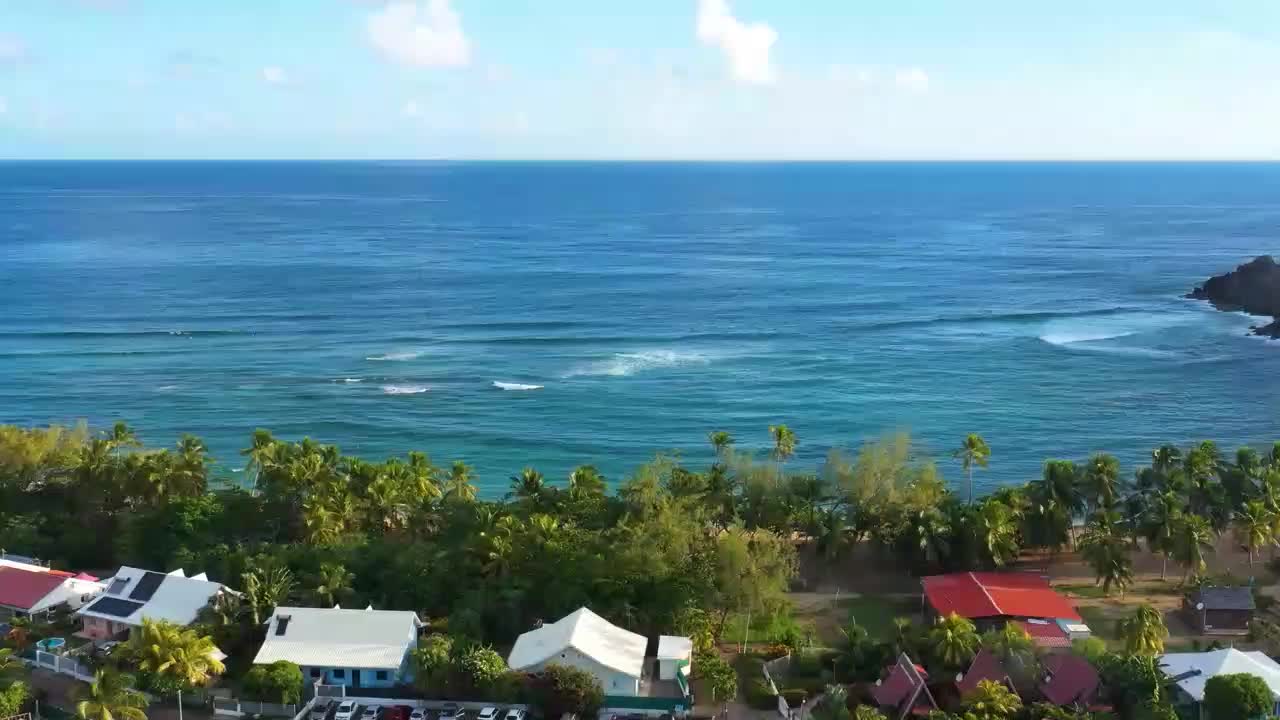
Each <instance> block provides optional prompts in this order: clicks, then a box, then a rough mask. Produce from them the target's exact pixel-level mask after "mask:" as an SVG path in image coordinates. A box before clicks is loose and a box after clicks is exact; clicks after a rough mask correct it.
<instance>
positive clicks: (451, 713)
mask: <svg viewBox="0 0 1280 720" xmlns="http://www.w3.org/2000/svg"><path fill="white" fill-rule="evenodd" d="M465 718H466V711H465V710H463V709H462V708H460V707H458V703H445V704H444V706H443V707H441V708H440V720H465Z"/></svg>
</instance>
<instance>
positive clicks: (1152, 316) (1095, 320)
mask: <svg viewBox="0 0 1280 720" xmlns="http://www.w3.org/2000/svg"><path fill="white" fill-rule="evenodd" d="M1191 317H1192V316H1190V315H1188V314H1185V313H1180V312H1170V313H1122V314H1117V315H1106V316H1088V317H1075V318H1059V319H1056V320H1050V321H1049V322H1047V323H1045V324H1044V325H1043V326H1042V327H1041V328H1040V330H1039V338H1040V339H1041V340H1042V341H1044V342H1047V343H1049V344H1050V345H1058V346H1078V347H1079V349H1081V350H1098V351H1100V352H1106V351H1108V350H1113V351H1114V350H1116V348H1117V347H1121V346H1117V345H1102V344H1099V343H1102V341H1105V340H1116V339H1119V338H1127V337H1130V336H1134V335H1144V334H1148V333H1154V332H1157V331H1160V330H1163V329H1165V328H1168V327H1172V326H1174V325H1179V324H1181V323H1184V322H1186V321H1188V320H1189V319H1191ZM1123 347H1124V349H1125V350H1136V349H1137V348H1134V347H1132V345H1131V344H1126V345H1125V346H1123Z"/></svg>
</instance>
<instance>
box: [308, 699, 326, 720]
mask: <svg viewBox="0 0 1280 720" xmlns="http://www.w3.org/2000/svg"><path fill="white" fill-rule="evenodd" d="M328 714H329V701H327V700H317V701H316V704H315V705H312V706H311V713H310V715H308V717H309V718H310V720H324V718H325V716H326V715H328Z"/></svg>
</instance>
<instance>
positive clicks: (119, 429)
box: [107, 421, 142, 460]
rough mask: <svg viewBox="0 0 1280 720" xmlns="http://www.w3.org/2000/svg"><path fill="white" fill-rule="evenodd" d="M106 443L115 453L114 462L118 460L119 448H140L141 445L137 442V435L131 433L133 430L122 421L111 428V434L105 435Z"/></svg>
mask: <svg viewBox="0 0 1280 720" xmlns="http://www.w3.org/2000/svg"><path fill="white" fill-rule="evenodd" d="M107 442H108V443H109V444H110V445H111V449H112V450H113V451H114V452H115V456H116V460H119V459H120V448H125V447H142V443H140V442H138V435H137V434H136V433H134V432H133V428H131V427H129V426H128V425H126V424H125V423H124V422H123V421H117V422H116V424H115V425H112V426H111V432H109V433H107Z"/></svg>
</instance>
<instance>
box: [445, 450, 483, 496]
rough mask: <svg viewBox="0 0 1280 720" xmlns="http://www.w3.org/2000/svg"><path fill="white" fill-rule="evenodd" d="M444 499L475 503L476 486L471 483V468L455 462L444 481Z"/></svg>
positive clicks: (457, 461)
mask: <svg viewBox="0 0 1280 720" xmlns="http://www.w3.org/2000/svg"><path fill="white" fill-rule="evenodd" d="M444 497H445V499H446V500H453V501H456V502H475V500H476V486H475V485H473V484H472V483H471V466H469V465H467V464H466V463H464V462H462V461H461V460H455V461H454V462H453V466H452V467H451V468H449V477H448V479H447V480H445V485H444Z"/></svg>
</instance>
